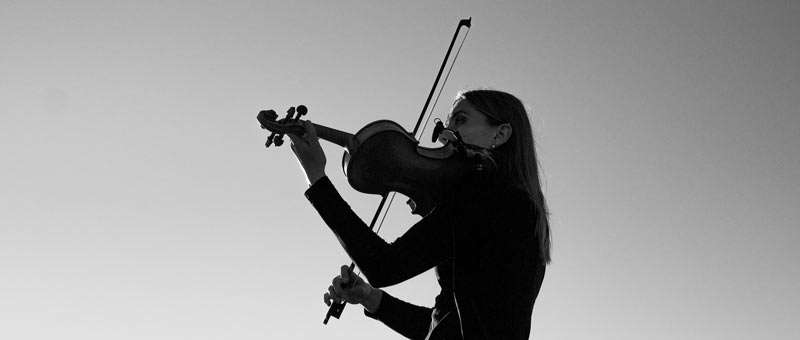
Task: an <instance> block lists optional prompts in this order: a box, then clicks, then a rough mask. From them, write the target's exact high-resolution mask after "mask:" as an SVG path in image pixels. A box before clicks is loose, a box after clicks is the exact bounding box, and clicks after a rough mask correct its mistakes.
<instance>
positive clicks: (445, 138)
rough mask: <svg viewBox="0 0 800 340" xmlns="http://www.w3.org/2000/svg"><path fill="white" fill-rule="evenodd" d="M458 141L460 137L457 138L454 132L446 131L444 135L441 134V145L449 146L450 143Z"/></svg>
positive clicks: (443, 132)
mask: <svg viewBox="0 0 800 340" xmlns="http://www.w3.org/2000/svg"><path fill="white" fill-rule="evenodd" d="M456 140H458V137H456V134H455V132H454V131H453V130H450V129H444V130H443V131H442V133H440V134H439V143H442V144H447V143H450V142H455V141H456Z"/></svg>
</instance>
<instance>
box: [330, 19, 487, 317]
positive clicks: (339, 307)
mask: <svg viewBox="0 0 800 340" xmlns="http://www.w3.org/2000/svg"><path fill="white" fill-rule="evenodd" d="M461 27H466V28H467V33H466V34H464V38H463V39H462V40H461V45H459V47H458V51H456V54H455V56H454V57H453V62H452V63H451V65H450V69H448V71H447V76H445V80H444V82H443V83H442V86H441V88H440V89H439V94H437V95H436V101H434V103H433V107H436V103H437V102H438V101H439V96H441V94H442V90H443V89H444V84H445V83H446V82H447V79H448V78H449V77H450V71H452V70H453V65H455V61H456V59H458V55H459V53H461V46H463V45H464V41H466V40H467V35H468V34H469V29H470V28H471V27H472V17H469V18H467V19H461V20H459V21H458V26H457V27H456V32H455V33H453V39H452V40H451V41H450V46H448V47H447V53H446V54H445V55H444V60H442V65H441V66H440V67H439V73H438V74H436V79H435V80H434V81H433V86H431V91H430V92H429V93H428V98H427V99H426V100H425V105H423V106H422V112H420V114H419V119H417V124H416V125H414V130H413V132H412V133H411V135H413V136H414V137H415V138H417V132H418V131H419V126H420V124H422V120H423V118H425V115H426V112H428V105H429V104H430V103H431V99H432V98H433V94H434V92H436V87H437V86H438V85H439V79H441V77H442V72H443V71H444V68H445V66H446V65H447V61H448V60H449V59H450V52H452V51H453V46H454V45H455V43H456V39H457V38H458V34H459V32H460V31H461ZM432 110H433V108H431V111H432ZM428 116H429V117H428V118H430V114H429V115H428ZM425 124H426V126H427V120H426V121H425ZM423 130H424V127H423ZM417 140H419V138H417ZM388 196H389V195H388V194H384V195H382V196H381V202H380V203H379V204H378V210H376V211H375V215H373V216H372V221H371V222H370V224H369V229H370V230H375V223H376V222H377V221H378V217H379V216H380V215H381V212H383V210H384V209H383V207H384V205H386V200H387V197H388ZM394 196H395V193H394V192H392V198H391V199H390V200H389V204H388V205H386V208H387V211H388V208H389V206H391V205H392V202H393V201H394ZM384 219H386V213H385V212H384V214H383V218H381V222H380V224H379V225H378V230H376V231H375V232H376V233H377V232H379V231H380V229H381V226H382V225H383V220H384ZM355 266H356V264H355V262H350V267H349V268H348V270H349V271H350V273H353V270H354V269H355ZM354 282H355V280H352V281H350V285H352V284H353V283H354ZM346 305H347V303H346V302H344V301H342V302H338V303H337V302H333V303H331V305H330V307H329V308H328V313H327V314H326V315H325V320H323V321H322V323H323V324H326V325H327V324H328V320H329V319H330V317H331V316H332V317H334V318H337V319H338V318H339V317H340V316H341V315H342V312H343V311H344V307H345V306H346Z"/></svg>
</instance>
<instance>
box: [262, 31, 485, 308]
mask: <svg viewBox="0 0 800 340" xmlns="http://www.w3.org/2000/svg"><path fill="white" fill-rule="evenodd" d="M471 25H472V18H471V17H470V18H468V19H461V20H459V22H458V26H457V27H456V31H455V33H453V39H452V40H451V41H450V46H449V47H448V48H447V53H445V56H444V60H442V64H441V66H440V67H439V73H438V74H437V75H436V78H435V80H434V82H433V86H432V87H431V90H430V92H429V93H428V98H427V99H426V100H425V105H423V107H422V112H421V113H420V115H419V118H418V119H417V124H416V125H415V126H414V130H413V131H412V132H411V133H409V132H407V131H406V130H405V129H403V128H402V127H401V126H400V125H399V124H397V123H395V122H393V121H389V120H379V121H375V122H372V123H370V124H367V125H366V126H364V127H363V128H361V129H360V130H359V131H358V132H356V134H349V133H346V132H343V131H339V130H336V129H333V128H329V127H326V126H322V125H318V124H313V126H314V129H315V130H316V131H317V135H318V136H319V137H320V138H322V139H324V140H327V141H329V142H332V143H334V144H337V145H340V146H342V147H344V148H345V152H344V155H343V156H342V169H343V170H344V173H345V175H346V176H347V181H348V182H349V183H350V185H351V186H352V187H353V188H355V189H356V190H358V191H361V192H365V193H372V194H379V195H381V196H382V198H381V202H380V204H379V205H378V209H377V210H376V211H375V214H374V215H373V217H372V222H370V226H369V227H370V230H375V224H376V222H377V221H378V217H379V216H380V214H381V211H382V210H383V208H384V204H385V203H386V200H387V198H388V196H389V195H388V193H389V192H399V193H402V194H404V195H406V196H407V197H409V205H410V206H411V209H412V213H415V214H418V215H421V216H424V215H427V214H428V213H430V212H431V211H432V210H433V209H434V207H435V206H436V204H437V202H439V201H440V200H441V199H442V197H443V195H444V193H445V192H447V190H448V189H449V188H450V187H451V186H452V185H455V184H456V183H458V182H459V181H460V179H461V178H463V176H465V175H467V174H470V173H473V172H475V171H477V172H478V173H490V172H492V171H493V169H494V168H495V163H494V160H493V159H492V158H491V154H490V153H489V152H488V151H487V150H485V149H481V148H479V147H474V146H471V145H468V144H465V143H463V142H462V141H461V138H460V136H459V135H458V133H457V132H454V131H452V130H448V129H446V128H445V127H444V125H443V124H442V123H441V122H438V123H436V128H435V129H434V134H433V138H432V141H434V142H435V141H436V140H439V136H442V135H444V136H447V137H449V138H446V139H444V140H445V141H446V143H445V145H444V146H443V147H441V148H424V147H421V146H420V145H419V141H418V140H417V139H416V138H415V136H416V135H417V131H418V130H419V127H420V123H421V122H422V120H423V118H424V116H425V113H426V112H428V104H430V102H431V98H433V93H434V91H435V90H436V88H437V85H438V84H439V79H441V76H442V71H444V68H445V65H446V64H447V60H448V59H449V58H450V52H451V51H452V50H453V46H454V45H455V42H456V38H457V37H458V34H459V32H460V31H461V28H462V27H466V28H467V29H469V28H470V27H471ZM467 33H469V30H467ZM464 40H466V35H465V36H464V39H463V40H462V41H461V44H462V45H463V44H464ZM460 50H461V47H459V48H458V51H457V52H456V56H458V52H459V51H460ZM452 68H453V67H452V65H451V66H450V70H452ZM447 74H448V76H449V74H450V71H448V73H447ZM446 78H447V77H445V81H446ZM442 88H444V87H443V86H442ZM439 94H440V95H441V89H440V90H439ZM437 101H438V96H437ZM435 105H436V104H435V103H434V106H435ZM286 113H287V115H286V117H285V118H283V119H281V120H278V119H277V118H278V115H277V114H276V113H275V111H274V110H265V111H261V112H259V114H258V116H257V119H258V121H259V122H260V123H261V127H262V128H264V129H267V130H271V131H272V134H271V135H270V136H269V137H268V138H267V142H266V143H265V144H264V146H266V147H270V146H271V145H273V144H274V145H276V146H280V145H282V144H283V135H284V134H285V133H292V134H297V135H302V134H303V133H305V128H303V126H301V125H300V124H299V119H300V117H301V116H303V115H305V114H307V113H308V108H306V107H305V106H304V105H299V106H298V107H296V108H295V107H291V108H289V110H287V112H286ZM295 113H296V114H297V115H296V116H295ZM440 141H441V140H440ZM392 197H394V196H392ZM389 204H390V205H391V202H389ZM354 268H355V263H351V264H350V272H351V273H352V272H353V269H354ZM345 306H346V303H345V302H343V301H342V302H338V303H336V302H334V303H332V304H331V305H330V308H328V313H327V314H326V315H325V319H324V320H323V321H322V323H323V324H327V323H328V319H329V318H330V317H331V316H333V317H334V318H337V319H338V318H339V317H340V316H341V314H342V311H343V310H344V307H345Z"/></svg>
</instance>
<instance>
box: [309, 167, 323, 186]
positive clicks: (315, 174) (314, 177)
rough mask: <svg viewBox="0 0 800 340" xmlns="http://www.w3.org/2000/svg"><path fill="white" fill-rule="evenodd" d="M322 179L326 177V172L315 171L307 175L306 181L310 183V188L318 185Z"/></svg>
mask: <svg viewBox="0 0 800 340" xmlns="http://www.w3.org/2000/svg"><path fill="white" fill-rule="evenodd" d="M322 177H325V171H324V170H322V171H314V172H310V173H308V174H306V180H307V181H308V186H309V187H310V186H312V185H314V183H317V181H319V180H320V179H321V178H322Z"/></svg>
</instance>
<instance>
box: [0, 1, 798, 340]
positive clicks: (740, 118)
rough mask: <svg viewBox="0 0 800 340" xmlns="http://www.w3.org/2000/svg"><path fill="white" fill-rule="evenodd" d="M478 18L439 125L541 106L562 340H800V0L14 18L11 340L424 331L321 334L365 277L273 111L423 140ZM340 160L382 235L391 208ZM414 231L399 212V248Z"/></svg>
mask: <svg viewBox="0 0 800 340" xmlns="http://www.w3.org/2000/svg"><path fill="white" fill-rule="evenodd" d="M468 16H472V18H473V28H472V30H471V31H470V33H469V36H468V38H467V41H466V43H465V44H464V49H463V50H462V54H461V56H460V57H459V59H458V61H457V63H456V65H455V68H454V71H453V75H452V76H451V77H450V80H449V81H448V83H447V85H446V87H445V90H444V94H443V97H442V99H441V100H440V103H439V105H438V106H437V107H436V109H435V111H436V112H437V113H441V114H445V113H447V112H448V110H449V107H448V106H449V104H450V102H451V101H452V98H453V95H454V93H455V92H456V91H457V90H459V89H463V88H474V87H492V88H497V89H502V90H507V91H510V92H512V93H514V94H516V95H518V96H519V97H520V98H521V99H522V100H523V101H524V102H525V103H526V105H527V106H528V107H529V108H530V109H531V110H532V112H533V124H534V132H535V138H536V139H537V143H538V151H539V154H540V157H541V160H540V162H541V165H542V168H543V174H544V175H543V176H544V183H545V188H544V189H545V195H546V197H547V199H548V203H549V205H550V208H551V211H552V228H553V244H554V253H553V263H552V265H551V266H550V267H549V268H548V272H547V276H546V278H545V282H544V285H543V287H542V291H541V294H540V295H539V299H538V301H537V303H536V307H535V311H534V315H533V334H535V337H536V338H537V339H587V338H592V339H753V338H770V339H790V338H791V334H795V335H796V334H797V333H798V331H800V329H798V326H797V325H798V324H800V320H798V318H797V315H800V293H798V290H797V282H798V279H799V278H800V268H798V262H799V260H800V250H798V247H797V244H798V242H800V232H798V228H797V227H798V224H800V223H798V221H800V212H798V209H797V207H799V206H800V151H798V150H800V99H798V97H800V85H798V84H799V83H800V81H799V80H800V2H799V1H797V0H770V1H668V2H667V1H602V2H601V1H583V2H575V1H502V2H480V1H442V2H436V3H431V2H428V1H407V2H398V1H392V2H388V1H387V2H382V1H364V2H355V1H337V2H323V1H319V2H300V3H297V2H293V3H291V4H290V3H289V2H288V1H195V2H186V1H183V2H179V1H136V2H108V1H77V0H76V1H68V2H67V1H32V0H31V1H15V0H4V1H3V2H2V4H0V32H2V33H1V34H0V46H2V47H0V126H1V127H0V156H2V164H3V166H2V167H0V187H2V188H3V189H2V191H0V337H2V338H5V339H52V338H56V337H59V338H68V339H109V338H113V339H193V340H194V339H218V338H229V339H264V338H285V339H305V338H319V337H321V336H326V337H329V338H331V339H345V338H347V339H374V338H376V337H380V338H388V339H400V336H399V335H397V334H395V333H392V332H391V331H390V330H389V329H388V328H385V327H384V326H383V325H382V324H380V323H378V322H376V321H373V320H371V319H367V318H365V317H364V316H363V315H362V313H361V309H360V308H357V307H356V308H354V306H349V307H348V309H347V310H345V313H344V315H343V319H342V320H335V321H333V322H332V324H329V325H328V326H323V325H322V323H321V321H322V318H323V316H324V314H325V311H326V310H327V307H326V306H325V305H324V304H323V302H322V295H323V293H324V292H325V290H326V289H327V286H328V284H329V282H330V280H331V278H332V277H333V276H334V275H335V274H337V272H338V267H339V266H340V265H342V264H347V263H349V260H348V258H347V257H346V255H345V254H344V252H343V251H342V250H341V248H340V247H339V244H338V242H337V241H336V239H335V237H334V236H333V235H332V233H331V232H330V231H329V230H328V229H327V227H325V226H324V224H323V223H322V220H321V219H320V218H319V216H318V215H317V214H316V213H315V211H314V210H313V208H311V206H310V205H309V204H308V203H307V201H306V200H305V198H304V197H303V191H304V190H305V188H306V184H305V181H304V179H303V175H302V173H301V171H300V168H299V166H298V165H297V162H296V161H295V160H294V159H293V157H292V155H291V151H290V150H289V149H288V148H283V149H270V150H265V149H264V147H263V142H264V139H265V137H266V133H264V132H263V131H262V130H261V129H260V128H259V127H258V124H257V122H256V120H255V116H256V113H257V112H258V111H259V110H261V109H269V108H272V109H276V110H278V111H283V110H285V109H286V108H287V107H288V106H292V105H298V104H305V105H307V106H308V107H309V109H310V112H309V118H310V119H311V120H312V121H314V122H315V123H319V124H323V125H328V126H331V127H335V128H338V129H341V130H345V131H351V132H355V131H356V130H358V128H360V127H361V126H363V125H365V124H366V123H368V122H370V121H373V120H377V119H392V120H395V121H397V122H399V123H400V124H402V125H404V126H406V127H407V128H408V129H409V130H410V129H411V128H412V127H413V123H414V122H415V120H416V116H417V115H418V114H419V110H420V109H421V107H422V104H423V101H424V99H425V96H426V95H427V93H428V90H429V88H430V84H431V82H432V81H433V78H434V76H435V72H436V70H437V68H438V66H439V63H440V61H441V58H442V57H443V55H444V49H445V48H446V46H447V44H448V43H449V40H450V38H451V36H452V32H453V30H454V29H455V25H456V23H457V22H458V19H459V18H461V17H468ZM438 117H440V118H442V115H439V116H438ZM325 148H326V151H327V154H328V168H327V170H328V174H329V176H330V177H331V179H332V180H333V182H334V183H335V184H336V185H337V187H338V188H339V190H340V192H341V193H342V195H343V196H344V197H345V199H346V200H348V202H350V204H351V205H352V207H353V209H354V210H356V212H358V213H359V214H360V215H361V216H362V217H363V218H364V219H369V218H370V217H371V213H372V211H373V209H374V208H375V207H376V205H377V202H378V198H377V197H375V196H370V195H364V194H360V193H358V192H355V191H354V190H352V189H351V188H349V186H348V185H347V183H346V179H345V178H344V175H343V174H342V172H341V169H340V168H339V166H338V164H339V160H340V157H341V156H340V155H341V150H340V149H339V148H338V147H334V146H327V145H326V146H325ZM401 203H402V201H401ZM415 220H416V219H415V218H414V217H413V216H410V215H409V214H408V208H407V207H406V206H405V205H404V204H396V205H395V206H394V207H393V208H392V209H391V210H390V212H389V217H388V219H387V223H386V225H385V226H384V228H383V230H382V231H381V235H382V236H384V237H385V238H386V239H387V240H389V241H391V240H393V239H394V238H396V237H397V236H399V235H400V234H402V232H403V231H404V230H406V229H407V227H408V226H409V225H410V224H412V223H413V222H414V221H415ZM388 291H389V292H391V293H392V294H394V295H396V296H398V297H400V298H403V299H405V300H407V301H410V302H412V303H416V304H420V305H426V306H431V305H432V304H433V298H434V297H435V295H436V294H437V293H438V288H437V286H436V283H435V280H434V277H433V273H432V272H428V273H425V274H423V275H422V276H420V277H418V278H415V279H413V280H411V281H408V282H406V283H403V284H400V285H398V286H394V287H391V288H389V289H388Z"/></svg>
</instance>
